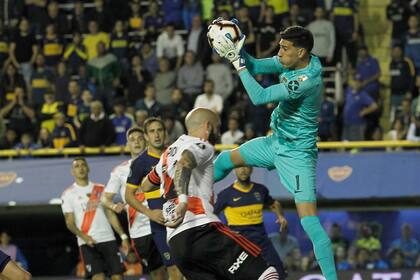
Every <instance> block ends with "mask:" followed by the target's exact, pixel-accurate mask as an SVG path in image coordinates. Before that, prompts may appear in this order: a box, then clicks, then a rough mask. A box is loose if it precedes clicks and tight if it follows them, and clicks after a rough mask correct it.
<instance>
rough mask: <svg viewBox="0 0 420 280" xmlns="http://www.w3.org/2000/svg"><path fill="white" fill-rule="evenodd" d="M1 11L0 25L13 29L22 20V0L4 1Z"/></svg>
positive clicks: (23, 6) (23, 5)
mask: <svg viewBox="0 0 420 280" xmlns="http://www.w3.org/2000/svg"><path fill="white" fill-rule="evenodd" d="M2 4H3V9H0V25H3V26H4V27H5V28H9V29H14V28H16V26H17V23H18V22H19V19H21V18H22V14H23V12H24V8H25V2H24V0H4V1H3V2H2Z"/></svg>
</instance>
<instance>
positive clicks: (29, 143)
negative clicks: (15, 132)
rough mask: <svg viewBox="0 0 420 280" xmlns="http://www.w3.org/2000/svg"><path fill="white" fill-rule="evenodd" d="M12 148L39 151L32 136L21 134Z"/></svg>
mask: <svg viewBox="0 0 420 280" xmlns="http://www.w3.org/2000/svg"><path fill="white" fill-rule="evenodd" d="M14 148H15V149H17V150H36V149H39V148H40V146H38V144H37V143H35V142H34V139H33V136H32V134H30V133H23V134H22V135H21V136H20V142H19V143H17V144H16V146H15V147H14ZM0 249H1V248H0Z"/></svg>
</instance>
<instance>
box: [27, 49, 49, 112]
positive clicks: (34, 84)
mask: <svg viewBox="0 0 420 280" xmlns="http://www.w3.org/2000/svg"><path fill="white" fill-rule="evenodd" d="M35 65H36V67H35V71H34V72H33V73H32V76H31V94H30V95H29V97H30V98H29V99H30V100H31V102H32V106H33V107H34V109H36V110H38V109H39V107H40V106H41V105H42V103H43V102H44V94H45V93H46V92H48V91H51V90H53V88H52V86H53V84H54V74H53V73H52V72H51V71H50V70H48V69H46V68H45V58H44V56H43V55H42V54H38V55H37V56H36V61H35Z"/></svg>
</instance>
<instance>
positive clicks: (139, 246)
mask: <svg viewBox="0 0 420 280" xmlns="http://www.w3.org/2000/svg"><path fill="white" fill-rule="evenodd" d="M131 242H132V246H133V248H134V250H135V252H136V254H137V257H138V258H139V259H140V260H141V263H142V264H143V266H144V269H145V272H151V271H153V270H156V269H158V268H159V267H161V266H163V262H162V258H161V257H160V254H159V250H158V248H157V246H156V244H155V242H154V240H153V236H152V235H151V234H149V235H146V236H142V237H139V238H133V239H131Z"/></svg>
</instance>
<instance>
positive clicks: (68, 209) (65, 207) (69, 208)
mask: <svg viewBox="0 0 420 280" xmlns="http://www.w3.org/2000/svg"><path fill="white" fill-rule="evenodd" d="M61 210H62V211H63V213H73V212H74V209H73V205H72V204H71V199H70V197H69V195H68V194H67V193H64V194H63V195H62V196H61Z"/></svg>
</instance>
